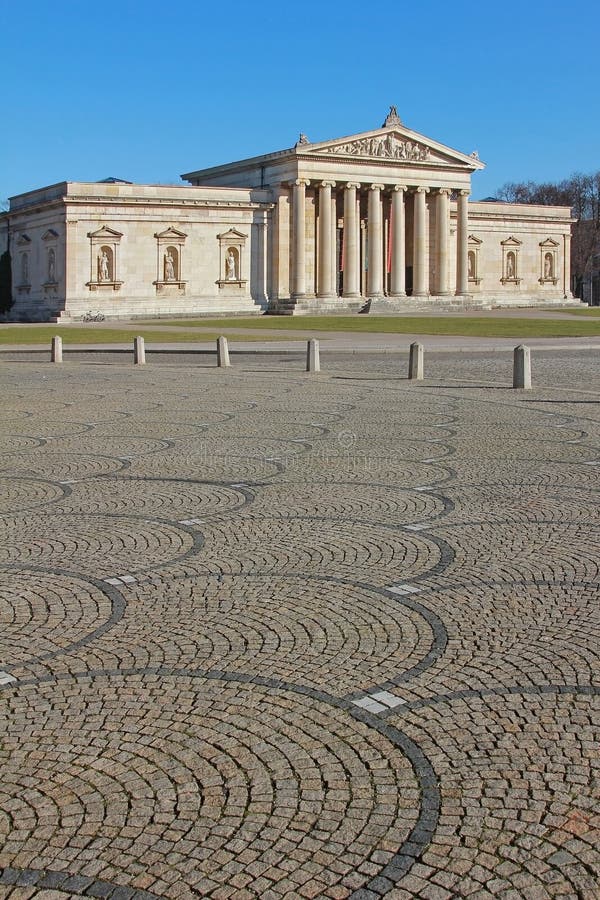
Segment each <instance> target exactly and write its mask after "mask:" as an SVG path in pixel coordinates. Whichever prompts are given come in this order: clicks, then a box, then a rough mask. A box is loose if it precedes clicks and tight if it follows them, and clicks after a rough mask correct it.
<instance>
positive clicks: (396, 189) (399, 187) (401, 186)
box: [392, 184, 407, 193]
mask: <svg viewBox="0 0 600 900" xmlns="http://www.w3.org/2000/svg"><path fill="white" fill-rule="evenodd" d="M406 189H407V188H406V185H405V184H395V185H394V186H393V187H392V191H393V192H394V193H398V192H399V191H406Z"/></svg>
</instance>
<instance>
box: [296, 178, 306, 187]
mask: <svg viewBox="0 0 600 900" xmlns="http://www.w3.org/2000/svg"><path fill="white" fill-rule="evenodd" d="M292 184H295V185H296V187H302V186H303V185H304V187H308V186H309V184H310V179H309V178H296V180H295V181H292Z"/></svg>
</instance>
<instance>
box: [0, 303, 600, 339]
mask: <svg viewBox="0 0 600 900" xmlns="http://www.w3.org/2000/svg"><path fill="white" fill-rule="evenodd" d="M231 329H240V331H232V330H231ZM244 329H249V330H251V331H254V332H255V333H254V334H250V333H248V334H244ZM328 331H329V332H344V333H347V332H355V333H362V334H365V333H370V334H441V335H454V336H465V337H485V338H494V337H499V338H500V337H506V338H518V339H521V338H535V337H546V338H561V337H596V336H598V335H600V315H599V313H598V312H597V311H596V310H576V311H575V316H574V317H573V318H572V319H541V318H540V319H532V318H523V319H518V318H486V317H485V316H372V317H371V316H360V315H357V316H297V317H295V316H294V317H292V316H260V317H258V316H256V317H251V318H237V317H235V318H229V319H227V318H223V319H194V320H174V321H170V320H169V321H168V323H167V321H165V320H163V321H162V322H160V323H158V322H156V323H154V322H150V321H146V322H144V324H143V325H142V324H138V325H127V326H122V325H116V326H115V327H107V326H102V325H100V326H98V325H91V326H89V325H84V326H81V325H79V324H77V325H38V324H32V325H11V326H0V344H4V345H14V344H48V345H49V344H50V340H51V338H52V337H53V335H55V334H58V335H60V336H61V337H62V339H63V341H64V343H65V345H68V344H127V343H132V342H133V338H134V337H135V336H136V335H138V334H139V335H142V337H143V338H144V339H145V341H146V343H147V344H148V345H151V344H153V343H155V344H156V343H164V344H168V343H174V342H186V343H188V342H200V341H202V342H206V341H214V340H216V338H217V337H218V336H219V335H220V334H224V335H225V336H227V337H228V338H229V339H230V340H231V341H232V342H239V341H257V340H262V341H275V340H288V341H289V340H302V339H303V338H304V337H306V335H307V334H308V335H310V334H314V333H319V332H328ZM263 332H264V333H263ZM269 332H270V333H269ZM290 332H291V333H290ZM293 332H302V336H300V335H295V334H293Z"/></svg>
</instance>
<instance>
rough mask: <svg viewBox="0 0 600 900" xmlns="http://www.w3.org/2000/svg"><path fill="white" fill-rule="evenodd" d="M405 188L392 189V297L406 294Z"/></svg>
mask: <svg viewBox="0 0 600 900" xmlns="http://www.w3.org/2000/svg"><path fill="white" fill-rule="evenodd" d="M405 190H406V188H405V187H403V186H402V185H400V184H397V185H396V186H395V187H394V189H393V191H392V248H391V249H392V277H391V283H390V297H404V296H405V295H406V285H405V271H406V255H405V250H404V239H405V235H404V231H405V228H404V191H405Z"/></svg>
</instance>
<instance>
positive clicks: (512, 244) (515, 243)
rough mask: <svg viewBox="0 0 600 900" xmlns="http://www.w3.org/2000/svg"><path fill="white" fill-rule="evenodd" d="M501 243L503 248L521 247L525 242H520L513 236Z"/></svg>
mask: <svg viewBox="0 0 600 900" xmlns="http://www.w3.org/2000/svg"><path fill="white" fill-rule="evenodd" d="M500 243H501V244H502V246H503V247H520V246H521V244H522V243H523V241H520V240H518V238H516V237H513V236H512V235H511V236H510V237H509V238H506V240H505V241H500Z"/></svg>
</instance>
